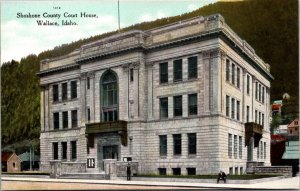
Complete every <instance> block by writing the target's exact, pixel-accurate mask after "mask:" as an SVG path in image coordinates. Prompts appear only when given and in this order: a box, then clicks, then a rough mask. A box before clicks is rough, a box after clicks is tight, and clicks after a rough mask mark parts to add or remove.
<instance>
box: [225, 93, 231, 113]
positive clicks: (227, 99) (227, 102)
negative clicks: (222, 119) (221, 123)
mask: <svg viewBox="0 0 300 191" xmlns="http://www.w3.org/2000/svg"><path fill="white" fill-rule="evenodd" d="M229 102H230V98H229V96H226V116H227V117H229Z"/></svg>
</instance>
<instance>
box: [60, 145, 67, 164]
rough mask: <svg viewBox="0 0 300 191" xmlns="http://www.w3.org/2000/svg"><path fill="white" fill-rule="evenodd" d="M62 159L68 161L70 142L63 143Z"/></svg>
mask: <svg viewBox="0 0 300 191" xmlns="http://www.w3.org/2000/svg"><path fill="white" fill-rule="evenodd" d="M61 159H62V160H67V159H68V142H61Z"/></svg>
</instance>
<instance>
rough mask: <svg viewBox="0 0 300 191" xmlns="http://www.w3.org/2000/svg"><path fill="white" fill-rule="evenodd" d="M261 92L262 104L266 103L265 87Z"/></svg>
mask: <svg viewBox="0 0 300 191" xmlns="http://www.w3.org/2000/svg"><path fill="white" fill-rule="evenodd" d="M261 91H262V92H261V102H263V103H265V87H262V90H261Z"/></svg>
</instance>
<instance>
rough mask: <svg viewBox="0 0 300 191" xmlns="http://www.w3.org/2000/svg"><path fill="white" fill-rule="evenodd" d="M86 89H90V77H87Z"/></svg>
mask: <svg viewBox="0 0 300 191" xmlns="http://www.w3.org/2000/svg"><path fill="white" fill-rule="evenodd" d="M86 89H88V90H89V89H90V77H87V78H86Z"/></svg>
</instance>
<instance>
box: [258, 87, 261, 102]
mask: <svg viewBox="0 0 300 191" xmlns="http://www.w3.org/2000/svg"><path fill="white" fill-rule="evenodd" d="M258 100H259V101H261V85H260V84H259V85H258Z"/></svg>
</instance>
